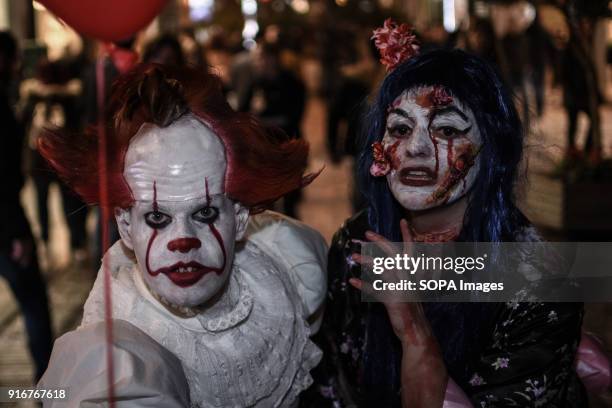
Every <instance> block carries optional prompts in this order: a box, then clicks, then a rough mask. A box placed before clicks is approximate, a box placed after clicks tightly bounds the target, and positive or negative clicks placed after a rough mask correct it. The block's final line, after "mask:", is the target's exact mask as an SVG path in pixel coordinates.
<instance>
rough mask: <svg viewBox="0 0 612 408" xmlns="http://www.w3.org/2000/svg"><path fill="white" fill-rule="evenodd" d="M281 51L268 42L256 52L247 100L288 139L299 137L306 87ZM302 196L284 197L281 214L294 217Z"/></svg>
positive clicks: (289, 195) (253, 108) (295, 192)
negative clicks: (283, 58)
mask: <svg viewBox="0 0 612 408" xmlns="http://www.w3.org/2000/svg"><path fill="white" fill-rule="evenodd" d="M281 52H282V50H281V49H280V47H279V46H278V45H276V44H270V43H264V44H263V45H262V46H261V47H259V49H258V50H257V54H256V59H255V64H254V65H255V71H256V80H255V82H254V84H253V88H252V89H251V92H250V96H249V98H248V100H250V101H251V102H250V103H249V105H250V106H251V111H252V112H253V113H255V114H256V115H257V116H258V117H259V118H260V119H261V121H262V122H263V123H265V124H266V125H268V126H276V127H279V128H281V129H282V130H283V131H284V132H285V133H286V134H287V135H288V136H289V137H291V138H300V137H301V131H300V124H301V122H302V116H303V115H304V107H305V104H306V88H305V86H304V83H303V82H302V80H301V79H300V78H299V77H298V76H297V75H296V74H295V73H294V72H292V71H291V70H290V69H287V68H286V67H285V66H284V65H283V64H282V62H281ZM251 98H252V99H251ZM301 196H302V193H301V191H300V190H296V191H294V192H291V193H289V194H288V195H286V196H285V198H284V202H283V212H284V213H285V214H286V215H288V216H290V217H297V211H296V210H297V205H298V203H299V201H300V199H301Z"/></svg>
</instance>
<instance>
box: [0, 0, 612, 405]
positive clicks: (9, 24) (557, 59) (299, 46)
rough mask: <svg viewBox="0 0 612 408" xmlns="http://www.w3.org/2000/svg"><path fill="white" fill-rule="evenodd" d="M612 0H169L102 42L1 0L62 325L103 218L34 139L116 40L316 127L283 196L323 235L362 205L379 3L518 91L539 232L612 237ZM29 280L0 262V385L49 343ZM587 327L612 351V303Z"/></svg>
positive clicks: (30, 192)
mask: <svg viewBox="0 0 612 408" xmlns="http://www.w3.org/2000/svg"><path fill="white" fill-rule="evenodd" d="M611 7H612V2H609V1H607V0H589V1H578V0H576V1H572V0H549V1H544V0H532V1H527V0H505V1H476V0H260V1H256V0H170V1H169V2H168V4H167V6H166V7H165V9H164V10H163V12H162V13H161V14H160V15H159V16H158V17H157V18H156V19H155V20H154V21H153V22H152V23H151V24H150V25H149V27H148V28H147V29H146V30H143V31H142V32H140V33H139V34H138V35H136V36H135V37H133V38H128V39H125V41H122V42H120V43H117V44H115V45H114V51H115V52H114V53H112V54H111V55H112V57H108V56H104V55H106V54H104V51H105V50H108V49H109V48H108V47H107V46H105V45H102V44H99V43H98V42H96V41H92V40H89V39H86V38H82V37H80V36H79V35H78V34H77V33H75V32H74V31H73V30H72V29H70V28H69V27H68V26H67V25H66V24H64V23H62V22H61V21H60V20H58V19H57V18H56V17H54V15H53V14H51V13H50V12H49V11H48V10H46V8H45V7H44V6H43V5H42V4H40V3H38V2H36V1H33V2H32V1H29V0H0V30H7V31H10V32H11V34H12V36H13V37H14V38H15V39H16V43H17V49H16V51H15V52H14V59H15V64H13V65H11V66H10V67H9V68H6V67H7V64H8V63H7V59H10V54H11V53H10V52H8V51H7V48H6V47H7V45H6V44H7V42H6V41H4V38H2V39H0V48H1V49H0V71H2V70H9V71H10V72H9V73H6V74H5V73H2V77H1V78H0V85H1V86H2V92H1V95H2V98H3V100H6V102H4V103H8V105H9V106H10V108H11V110H12V112H13V113H14V118H15V119H16V120H17V122H18V123H19V124H20V128H21V129H23V143H20V144H19V145H18V146H17V147H16V148H14V150H13V151H10V152H9V151H5V152H3V154H4V156H3V157H13V158H14V157H19V158H22V159H21V160H15V161H14V162H15V163H17V165H18V166H19V169H18V172H20V174H21V175H22V176H23V181H24V184H23V188H22V189H21V192H20V203H21V205H22V208H23V210H24V212H25V215H26V216H27V220H28V223H29V226H30V227H31V230H32V234H33V237H34V239H33V242H32V245H31V248H30V249H31V251H32V256H31V259H34V261H33V262H36V260H37V261H38V264H39V270H40V274H38V273H35V274H34V275H33V276H34V277H33V278H32V279H34V280H37V281H40V285H42V287H44V286H45V285H46V291H47V293H48V309H49V315H50V322H51V329H52V334H53V338H55V337H57V336H60V335H61V334H62V333H64V332H66V331H67V330H71V329H72V328H74V327H75V326H76V325H78V323H79V322H80V318H81V309H82V306H83V302H84V300H85V299H86V297H87V294H88V292H89V290H90V288H91V284H92V283H93V280H94V279H95V276H96V274H97V269H98V266H99V260H100V256H101V254H100V249H99V248H100V242H99V241H100V240H99V222H98V212H97V209H96V208H92V207H87V206H86V205H84V204H83V203H82V202H80V200H79V199H78V198H76V197H75V196H74V195H73V194H72V193H71V192H70V191H69V189H67V188H66V187H65V186H63V185H61V183H60V182H59V181H58V180H57V179H56V178H55V177H54V176H53V174H52V173H51V172H50V171H49V170H48V168H47V167H46V164H45V163H44V161H43V160H42V158H41V156H40V155H39V154H38V152H37V151H36V140H37V137H38V136H39V135H40V132H41V130H42V129H44V128H46V127H55V128H60V129H62V130H63V131H70V132H80V131H82V130H83V129H84V128H85V127H86V126H89V125H91V124H94V123H95V121H96V119H97V108H96V94H95V76H94V68H95V63H96V61H97V60H98V59H99V58H104V61H103V63H104V64H105V65H104V68H105V71H104V73H105V77H106V80H107V83H110V82H112V80H113V78H115V77H116V76H117V75H118V72H119V71H120V65H121V61H122V59H121V58H123V57H122V55H124V56H125V55H135V54H132V52H135V53H137V55H138V56H139V57H138V58H140V60H144V61H149V62H158V63H162V64H171V65H183V64H189V65H192V66H197V67H199V68H200V69H203V70H206V69H209V70H211V71H213V72H216V73H217V74H218V75H219V76H220V77H221V78H222V80H223V83H224V87H225V89H224V90H225V93H226V95H227V99H228V100H229V102H230V104H231V105H232V106H233V107H234V108H235V109H237V110H241V111H249V112H252V113H254V114H256V115H258V116H259V117H260V118H261V119H262V120H263V121H264V122H266V123H269V124H272V125H276V126H279V127H281V128H283V129H284V130H285V131H286V132H287V133H288V134H289V135H290V136H292V137H300V138H304V139H305V140H307V141H308V142H309V143H310V148H311V154H310V162H309V170H310V171H318V170H319V169H321V168H322V167H324V170H323V172H322V173H321V175H320V176H319V177H318V178H317V179H316V180H315V181H314V182H313V183H312V184H311V185H310V186H308V187H307V188H305V189H304V190H303V191H302V192H301V193H295V194H292V195H290V196H289V197H287V198H286V199H284V200H283V201H282V202H279V203H277V204H276V206H275V209H276V210H277V211H281V212H283V213H285V214H288V215H291V216H294V217H296V218H299V219H300V220H302V221H303V222H305V223H307V224H309V225H311V226H312V227H314V228H316V229H317V230H319V231H320V232H321V233H322V234H323V236H324V237H325V238H326V239H327V241H328V242H329V241H330V240H331V237H332V235H333V234H334V232H335V231H336V230H337V229H338V228H339V227H340V225H341V224H342V222H343V221H344V220H345V219H346V218H348V217H350V216H351V215H352V214H354V213H355V212H356V211H358V210H359V209H361V208H363V205H364V203H363V200H362V199H361V197H360V195H359V193H358V189H357V188H356V187H355V183H354V179H355V176H354V173H355V168H354V163H355V156H356V154H357V153H358V151H359V132H358V129H359V118H363V115H364V112H365V103H367V100H368V98H369V96H370V95H371V94H372V93H373V92H374V91H375V90H376V88H377V86H378V84H379V83H380V81H381V79H382V78H383V77H384V74H385V72H384V68H383V67H382V65H381V64H380V63H379V62H378V60H377V59H378V57H377V55H376V53H375V51H374V47H373V44H372V43H371V41H370V36H371V33H372V30H373V29H374V28H376V27H378V26H380V25H382V23H383V21H384V19H385V18H387V17H393V18H394V19H396V20H397V21H400V22H407V23H409V24H411V25H412V26H414V28H415V31H416V33H417V34H418V37H419V39H420V42H421V44H422V48H423V49H433V48H436V47H459V48H463V49H466V50H468V51H470V52H473V53H476V54H479V55H480V56H482V57H484V58H486V59H488V60H489V61H491V62H492V63H493V64H495V65H496V66H497V68H498V70H499V71H500V72H501V74H502V76H503V78H504V80H505V81H506V84H507V86H508V87H509V88H511V89H512V91H513V92H514V94H515V97H516V104H517V107H518V108H519V112H520V113H521V116H522V119H523V122H524V124H525V128H526V135H527V138H526V150H525V159H524V177H523V178H522V181H521V183H520V185H518V186H517V195H518V197H519V198H520V202H521V205H522V208H523V209H524V211H525V213H526V214H527V215H528V216H529V217H530V219H531V220H532V221H533V222H534V223H535V224H536V225H538V226H539V227H540V228H541V229H542V231H543V232H544V234H545V236H546V237H547V238H548V239H550V240H557V241H563V240H598V241H610V240H612V165H610V158H611V157H612V103H611V101H612V81H610V75H611V71H610V62H611V60H612V28H611V27H610V22H611V20H610V15H611V14H610V12H611ZM9 48H10V47H9ZM122 51H124V52H125V54H121V52H122ZM8 65H10V64H8ZM6 120H8V119H6V118H5V116H3V117H2V119H1V121H2V122H1V123H0V129H2V133H5V129H8V128H7V127H6V126H5V121H6ZM9 136H12V135H9V134H2V135H1V136H0V138H8V137H9ZM8 145H10V144H2V148H3V149H8V148H7V147H5V146H8ZM11 163H12V162H11ZM3 169H4V167H3ZM11 174H12V173H11ZM10 177H11V176H10V175H5V174H3V178H10ZM15 177H18V176H15ZM9 181H10V180H9ZM1 208H3V209H4V208H5V207H1ZM3 217H4V218H5V219H7V220H10V219H11V218H12V217H13V214H11V213H8V214H7V213H4V214H3ZM9 244H10V245H12V246H10V245H9V247H10V250H11V251H13V253H14V251H18V252H19V251H27V249H28V247H27V245H25V247H24V246H20V245H21V241H20V242H19V243H18V245H17V247H15V245H16V244H15V243H14V242H13V243H12V244H11V243H9ZM24 248H25V249H24ZM0 260H1V259H0ZM1 266H2V265H1V264H0V267H1ZM23 296H24V298H22V300H21V302H22V304H21V306H20V303H19V302H18V300H17V297H16V292H15V290H14V289H12V288H11V286H10V285H9V280H6V279H2V278H0V386H6V385H21V386H27V385H31V384H32V383H33V382H34V380H35V377H36V376H37V365H36V363H35V361H36V357H35V358H34V359H33V357H32V355H33V354H32V353H34V355H35V354H36V351H35V349H36V348H43V349H44V348H45V345H44V344H42V345H41V344H39V343H40V342H41V341H43V340H41V338H42V337H39V338H38V340H40V341H38V342H37V341H35V342H34V343H32V344H30V346H28V334H27V330H26V327H28V328H29V329H30V330H32V332H33V333H35V332H36V329H37V326H39V325H40V324H43V323H40V322H39V321H38V320H37V319H38V317H36V316H39V315H40V313H41V312H40V311H39V315H37V314H36V313H34V312H32V310H31V308H28V306H27V304H28V302H29V301H30V300H31V299H28V296H30V297H32V296H34V295H32V294H30V295H27V294H26V295H23ZM43 303H44V302H43ZM24 305H26V306H24ZM28 313H30V314H29V315H28ZM42 314H43V315H44V312H43V313H42ZM24 315H27V316H28V318H29V319H30V320H29V322H30V323H29V324H27V325H26V321H25V319H24ZM43 320H44V318H43ZM585 328H586V329H589V330H592V331H594V332H595V333H596V334H597V335H598V336H599V337H600V338H601V339H602V340H603V342H604V344H605V345H606V347H607V349H608V350H609V351H612V307H611V306H610V305H607V304H591V305H587V314H586V317H585ZM38 329H39V330H40V327H38ZM43 331H44V330H43ZM41 353H42V354H43V355H44V352H41ZM38 358H39V360H38V361H40V359H44V358H42V357H38ZM40 364H41V363H40V362H39V365H40ZM0 405H2V404H1V403H0ZM6 406H8V405H6ZM593 406H596V407H599V406H602V407H603V406H611V407H612V398H609V396H606V395H604V396H602V397H597V398H594V400H593Z"/></svg>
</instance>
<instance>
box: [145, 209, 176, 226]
mask: <svg viewBox="0 0 612 408" xmlns="http://www.w3.org/2000/svg"><path fill="white" fill-rule="evenodd" d="M171 221H172V218H170V216H169V215H166V214H164V213H161V212H159V211H151V212H149V213H146V214H145V222H146V223H147V225H148V226H149V227H151V228H156V229H159V228H164V227H165V226H167V225H168V224H170V222H171Z"/></svg>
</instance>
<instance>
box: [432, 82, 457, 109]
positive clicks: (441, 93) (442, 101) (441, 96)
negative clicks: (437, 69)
mask: <svg viewBox="0 0 612 408" xmlns="http://www.w3.org/2000/svg"><path fill="white" fill-rule="evenodd" d="M430 98H431V102H432V103H433V105H434V106H438V107H439V106H446V105H450V104H451V103H453V97H452V95H451V94H449V93H448V91H447V90H446V88H444V87H442V86H439V85H436V86H435V87H434V89H433V91H431V95H430Z"/></svg>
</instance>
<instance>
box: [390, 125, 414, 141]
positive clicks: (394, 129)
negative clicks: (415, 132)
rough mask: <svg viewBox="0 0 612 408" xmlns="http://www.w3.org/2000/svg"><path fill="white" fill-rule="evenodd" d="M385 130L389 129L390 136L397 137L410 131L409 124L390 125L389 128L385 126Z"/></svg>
mask: <svg viewBox="0 0 612 408" xmlns="http://www.w3.org/2000/svg"><path fill="white" fill-rule="evenodd" d="M387 130H388V131H389V135H390V136H393V137H398V138H399V137H404V136H406V135H407V134H409V133H410V132H411V131H412V129H411V128H410V126H407V125H395V126H390V127H389V128H387Z"/></svg>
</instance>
